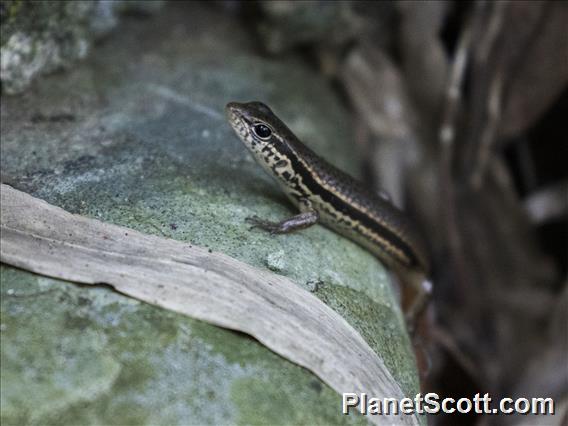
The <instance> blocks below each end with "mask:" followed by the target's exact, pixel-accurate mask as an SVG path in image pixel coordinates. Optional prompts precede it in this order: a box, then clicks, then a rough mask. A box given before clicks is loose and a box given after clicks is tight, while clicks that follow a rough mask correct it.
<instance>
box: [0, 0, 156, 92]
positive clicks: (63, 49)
mask: <svg viewBox="0 0 568 426" xmlns="http://www.w3.org/2000/svg"><path fill="white" fill-rule="evenodd" d="M163 3H164V2H163V1H151V2H148V1H142V0H140V1H126V0H118V1H97V0H82V1H53V2H42V1H37V2H26V1H21V0H8V1H5V2H3V3H2V6H1V7H2V8H1V9H0V10H1V14H2V30H1V35H2V45H1V47H0V56H1V67H0V80H1V81H2V92H3V93H6V94H15V93H20V92H22V91H24V90H25V89H26V88H27V87H28V86H29V85H30V83H31V82H32V81H33V80H34V79H35V78H36V77H37V76H39V75H41V74H46V73H49V72H52V71H54V70H57V69H60V68H69V67H70V66H72V65H73V64H74V63H75V62H76V61H77V60H80V59H83V58H85V56H86V55H87V53H88V52H89V50H90V47H91V45H92V43H93V41H94V40H95V39H97V38H99V37H101V36H103V35H105V34H107V33H108V32H109V31H111V30H112V29H113V28H114V27H116V25H117V24H118V19H119V18H118V13H119V12H120V11H124V10H135V11H139V12H142V13H152V12H155V11H157V10H158V9H159V8H160V7H161V6H162V5H163Z"/></svg>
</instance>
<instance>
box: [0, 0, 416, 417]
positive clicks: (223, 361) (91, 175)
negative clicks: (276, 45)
mask: <svg viewBox="0 0 568 426" xmlns="http://www.w3.org/2000/svg"><path fill="white" fill-rule="evenodd" d="M213 21H214V22H216V25H215V27H214V28H213V27H212V26H211V25H209V24H208V23H210V22H213ZM122 25H123V28H122V30H121V34H120V37H110V38H108V39H107V40H106V41H105V42H104V43H102V44H101V45H100V46H99V47H97V49H95V50H93V52H92V54H91V55H90V57H89V58H88V59H87V60H85V61H84V62H82V63H80V64H79V65H78V66H77V67H76V68H74V69H72V70H70V71H68V72H66V73H65V74H55V75H51V76H47V77H45V79H43V80H42V81H38V82H37V83H36V84H34V85H32V87H31V89H30V90H28V91H27V92H25V93H24V94H22V95H20V96H17V97H2V102H1V109H0V113H1V140H2V143H1V170H2V181H3V182H4V183H8V184H11V185H13V186H14V187H16V188H18V189H21V190H23V191H25V192H28V193H30V194H32V195H34V196H36V197H39V198H42V199H45V200H46V201H48V202H50V203H52V204H55V205H58V206H60V207H62V208H64V209H66V210H68V211H71V212H73V213H78V214H82V215H86V216H89V217H93V218H97V219H100V220H103V221H106V222H110V223H115V224H119V225H123V226H127V227H130V228H133V229H137V230H139V231H142V232H146V233H150V234H156V235H160V236H164V237H168V238H173V239H176V240H181V241H189V242H191V243H193V244H197V245H201V246H206V247H209V248H210V249H211V250H213V251H220V252H223V253H226V254H228V255H230V256H233V257H235V258H237V259H240V260H242V261H244V262H247V263H249V264H252V265H255V266H257V267H260V268H266V269H270V270H272V271H275V272H277V273H279V274H282V275H285V276H288V277H290V278H291V279H292V280H294V281H295V282H296V283H297V284H298V285H300V286H302V287H303V288H305V289H306V290H308V291H312V292H313V293H314V294H315V295H317V296H318V297H319V298H320V299H321V300H322V301H324V302H325V303H327V304H328V305H329V306H331V307H332V308H333V309H335V310H336V311H338V312H339V313H340V314H341V315H342V316H343V317H344V318H345V319H346V320H347V321H348V322H349V323H350V324H351V325H352V326H353V327H354V328H355V329H356V330H358V331H359V333H361V335H362V336H363V337H364V338H365V339H366V341H367V342H368V343H369V345H370V346H371V347H372V348H373V349H374V350H375V351H376V352H377V353H378V354H379V355H380V356H381V357H382V358H383V359H384V361H385V364H386V366H387V367H388V368H389V370H390V371H391V373H392V375H393V376H394V378H395V379H396V380H397V381H398V382H399V383H400V385H401V388H402V389H403V391H404V392H405V393H406V394H407V395H410V396H414V394H415V393H416V392H417V391H418V385H417V375H416V371H415V366H414V358H413V355H412V351H411V347H410V342H409V340H408V337H407V335H406V332H405V329H404V324H403V321H402V317H401V315H400V312H399V308H398V306H397V303H396V300H395V298H394V296H393V294H392V290H391V288H390V284H389V281H388V277H387V275H386V272H385V270H384V269H383V267H382V266H381V265H380V263H379V262H378V261H377V260H376V259H375V258H374V257H372V256H371V255H370V254H369V253H367V252H366V251H365V250H363V249H361V248H359V247H358V246H357V245H355V244H353V243H351V242H350V241H348V240H346V239H344V238H342V237H340V236H338V235H336V234H335V233H333V232H331V231H329V230H327V229H326V228H323V227H321V226H315V227H313V228H311V229H307V230H305V231H302V232H300V233H297V234H292V235H286V236H279V237H272V236H270V235H268V234H266V233H263V232H260V231H250V230H249V229H248V226H247V225H246V223H245V222H244V219H245V218H246V217H247V216H250V215H253V214H256V215H258V216H261V217H264V218H269V219H280V218H283V217H286V216H289V215H291V214H293V213H294V211H293V209H292V208H291V206H290V205H289V203H288V202H287V200H286V199H285V197H284V196H283V195H282V194H280V192H279V190H278V188H277V187H276V186H275V184H274V183H273V182H272V180H271V179H270V177H268V176H266V175H264V173H263V172H262V170H261V169H260V167H258V166H257V165H256V163H254V161H253V160H252V158H251V157H250V156H249V154H248V152H247V151H246V149H245V147H244V146H243V145H242V144H241V143H240V142H239V141H238V139H237V137H236V136H235V135H234V134H233V132H232V130H231V129H230V127H229V125H228V124H227V123H226V121H225V118H224V116H223V107H224V105H225V104H226V103H227V102H228V101H232V100H235V101H246V100H261V101H264V102H266V103H268V104H269V105H271V106H272V108H273V109H274V110H275V111H276V112H277V113H278V114H279V115H280V116H281V117H282V118H283V119H284V120H285V121H286V122H287V123H288V124H289V126H290V127H291V128H292V129H294V130H295V131H296V132H297V133H298V135H299V136H300V137H301V138H302V139H303V140H305V141H306V143H307V144H309V145H310V146H311V147H312V148H313V149H314V150H316V151H317V152H319V153H321V154H322V155H324V156H325V157H326V158H328V159H329V160H330V161H331V162H333V163H335V164H336V165H337V166H339V167H341V168H343V169H345V170H347V171H349V172H351V173H354V174H355V172H356V164H357V159H356V158H355V157H354V154H353V153H354V152H355V149H354V147H352V146H350V145H349V144H346V143H345V141H348V140H350V133H349V128H348V118H347V114H346V111H344V110H343V108H342V107H341V105H340V104H339V102H338V100H337V99H336V98H335V96H334V94H333V92H332V91H331V90H330V88H329V87H327V85H326V84H325V82H323V81H322V80H321V79H320V78H318V76H317V75H315V74H312V73H311V72H310V71H309V70H307V69H306V68H305V66H304V65H302V64H301V63H300V62H297V63H296V62H294V60H293V59H291V60H288V61H287V62H286V63H285V62H278V61H273V60H267V59H262V58H260V57H258V56H257V55H256V54H254V50H253V46H252V43H251V42H250V40H249V38H248V35H247V34H246V33H245V32H244V31H243V29H242V28H241V27H239V25H238V22H237V21H236V20H233V19H232V18H230V17H228V16H225V15H223V14H222V13H220V12H219V10H215V9H210V8H208V7H205V6H201V5H199V4H195V3H193V4H191V5H168V7H166V8H165V9H164V11H163V12H162V13H160V14H158V15H156V16H155V17H153V18H152V20H151V21H149V20H136V19H127V20H125V21H124V23H123V24H122ZM148 27H152V28H161V29H162V30H161V32H160V33H159V35H157V34H156V32H150V31H148V30H147V29H148ZM139 46H144V47H145V49H144V50H143V51H142V50H141V49H140V48H139ZM62 261H64V260H62ZM0 272H1V280H0V283H1V295H2V301H1V318H0V323H1V324H0V332H1V339H2V347H1V356H2V359H1V361H2V362H1V380H2V382H1V385H2V393H1V398H2V399H1V413H0V414H1V421H2V424H4V425H11V424H14V425H15V424H69V425H75V424H81V425H95V424H108V425H128V424H146V425H160V424H179V425H181V424H227V423H228V424H354V423H355V424H360V423H363V424H365V423H366V419H364V418H363V417H360V416H355V415H352V416H343V415H341V414H340V412H341V397H340V395H338V394H337V393H336V392H335V391H333V390H332V389H331V388H329V387H328V386H327V385H326V384H324V383H323V382H321V381H320V380H319V379H318V378H317V377H316V376H314V375H313V374H312V373H310V372H309V371H307V370H305V369H303V368H301V367H299V366H297V365H295V364H292V363H290V362H288V361H286V360H285V359H283V358H281V357H279V356H277V355H275V354H274V353H272V352H271V351H269V350H268V349H267V348H265V347H264V346H262V345H261V344H259V343H258V342H257V341H255V340H254V339H252V338H250V337H248V336H246V335H243V334H240V333H235V332H232V331H227V330H224V329H221V328H218V327H215V326H212V325H209V324H206V323H203V322H200V321H196V320H193V319H191V318H187V317H184V316H181V315H179V314H175V313H173V312H169V311H166V310H163V309H160V308H157V307H155V306H150V305H147V304H144V303H140V302H137V301H135V300H132V299H129V298H127V297H124V296H122V295H119V294H116V293H115V292H113V291H112V290H110V289H108V288H106V287H104V286H101V287H90V286H81V285H76V284H72V283H67V282H63V281H58V280H54V279H50V278H46V277H41V276H37V275H34V274H31V273H28V272H25V271H21V270H17V269H15V268H12V267H10V266H7V265H2V267H1V269H0ZM211 291H212V292H213V291H214V289H212V290H211ZM361 368H364V366H361Z"/></svg>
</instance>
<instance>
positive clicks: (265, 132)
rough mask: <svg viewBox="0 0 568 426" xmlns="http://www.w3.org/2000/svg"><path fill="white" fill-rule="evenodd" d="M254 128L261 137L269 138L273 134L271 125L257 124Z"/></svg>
mask: <svg viewBox="0 0 568 426" xmlns="http://www.w3.org/2000/svg"><path fill="white" fill-rule="evenodd" d="M252 129H253V130H254V133H255V135H257V136H258V137H259V138H260V139H268V138H269V137H270V135H272V130H270V127H268V126H266V125H264V124H255V126H254V127H253V128H252Z"/></svg>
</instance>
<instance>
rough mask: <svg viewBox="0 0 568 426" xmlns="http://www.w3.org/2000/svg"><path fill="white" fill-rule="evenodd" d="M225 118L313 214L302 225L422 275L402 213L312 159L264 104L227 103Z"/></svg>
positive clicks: (413, 235) (418, 249)
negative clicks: (321, 228)
mask: <svg viewBox="0 0 568 426" xmlns="http://www.w3.org/2000/svg"><path fill="white" fill-rule="evenodd" d="M227 113H228V117H229V121H230V123H231V125H232V126H233V128H234V130H235V131H236V133H237V135H238V136H239V137H240V138H241V140H242V141H243V142H244V143H245V145H246V146H247V147H248V148H249V150H250V151H251V152H252V153H253V155H254V157H255V159H256V160H257V162H258V163H259V164H260V165H261V166H263V168H264V169H265V170H266V171H267V172H268V173H269V174H271V175H272V176H273V177H274V178H276V179H277V181H278V182H279V184H280V185H281V187H282V189H283V190H284V191H285V192H286V194H287V195H288V196H289V197H290V198H291V199H292V200H293V201H294V202H295V203H296V204H297V205H298V206H299V207H300V209H301V210H302V211H304V210H306V211H309V210H313V211H315V214H316V216H317V217H316V218H313V217H312V218H310V219H309V221H310V223H309V224H307V225H306V226H309V225H311V224H313V223H316V222H317V220H319V219H321V220H322V221H323V223H324V224H325V225H326V226H328V227H330V228H332V229H333V230H335V231H337V232H339V233H341V234H342V235H344V236H347V237H348V238H350V239H352V240H354V241H355V242H357V243H359V244H361V245H363V246H364V247H365V248H367V249H368V250H370V251H371V252H372V253H373V254H375V255H376V256H377V257H379V259H381V260H382V261H384V262H385V263H386V264H387V265H388V266H390V267H392V268H394V269H396V270H398V271H401V270H402V271H403V272H404V270H414V271H421V272H423V273H424V275H425V274H427V272H428V261H427V256H426V255H425V251H424V249H423V246H422V243H421V240H420V236H419V235H418V233H417V232H416V231H415V229H414V228H413V226H412V224H411V223H410V221H409V220H408V219H407V217H406V215H405V214H404V213H403V212H402V211H400V210H399V209H397V208H396V207H395V206H393V205H392V204H390V203H389V202H387V201H385V200H384V199H382V198H380V197H379V196H378V195H376V194H374V193H371V192H369V191H366V190H365V189H364V188H363V187H362V185H361V184H360V183H359V182H357V181H356V180H355V179H353V178H352V177H351V176H349V175H347V174H345V173H343V172H342V171H340V170H339V169H337V168H336V167H334V166H333V165H331V164H329V163H327V162H326V161H325V160H323V159H322V158H321V157H319V156H317V155H316V154H315V153H314V152H313V151H311V150H310V149H309V148H307V147H306V146H305V145H304V144H302V143H301V142H300V141H299V140H298V139H297V138H296V136H295V135H294V134H293V133H292V131H290V129H288V127H287V126H286V125H285V124H284V123H283V122H282V121H280V120H279V119H278V117H276V115H274V113H272V111H271V110H270V109H269V108H268V107H267V106H265V105H264V104H261V103H259V102H250V103H246V104H238V103H230V104H228V105H227ZM258 222H259V223H260V222H262V224H261V225H259V226H261V227H264V228H265V229H271V230H272V231H273V232H280V231H281V232H289V231H290V230H293V229H295V227H291V226H290V227H287V228H286V230H285V231H284V230H280V231H279V230H276V229H275V228H270V226H269V225H268V222H266V221H262V220H258ZM312 222H313V223H312ZM263 225H264V226H263ZM294 226H297V227H298V228H300V227H302V226H301V225H298V224H295V225H294ZM306 226H303V227H306ZM288 228H290V229H288Z"/></svg>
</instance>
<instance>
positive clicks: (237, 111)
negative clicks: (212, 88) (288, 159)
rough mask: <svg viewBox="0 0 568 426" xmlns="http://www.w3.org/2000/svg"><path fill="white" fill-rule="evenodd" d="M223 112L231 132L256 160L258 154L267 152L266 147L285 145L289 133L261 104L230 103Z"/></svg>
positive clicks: (268, 109) (269, 110) (270, 111)
mask: <svg viewBox="0 0 568 426" xmlns="http://www.w3.org/2000/svg"><path fill="white" fill-rule="evenodd" d="M225 110H226V112H227V118H228V120H229V123H230V124H231V126H232V127H233V130H234V131H235V132H236V134H237V135H238V136H239V138H240V139H241V140H242V141H243V143H244V144H245V145H246V146H247V148H248V149H249V150H251V151H252V152H253V154H254V155H255V156H256V157H257V159H260V158H258V155H259V154H260V153H262V152H264V153H266V152H267V150H266V149H265V148H266V147H273V148H276V149H277V148H278V145H280V144H283V143H285V141H286V140H287V135H288V133H291V132H290V130H289V129H288V128H287V127H286V125H285V124H284V123H283V122H282V121H280V119H279V118H278V117H276V115H275V114H274V113H273V112H272V110H271V109H270V108H268V107H267V106H266V105H264V104H263V103H262V102H247V103H238V102H230V103H228V104H227V106H226V108H225ZM263 149H264V150H265V151H263Z"/></svg>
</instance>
